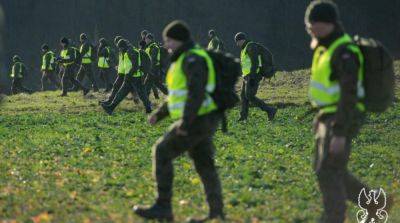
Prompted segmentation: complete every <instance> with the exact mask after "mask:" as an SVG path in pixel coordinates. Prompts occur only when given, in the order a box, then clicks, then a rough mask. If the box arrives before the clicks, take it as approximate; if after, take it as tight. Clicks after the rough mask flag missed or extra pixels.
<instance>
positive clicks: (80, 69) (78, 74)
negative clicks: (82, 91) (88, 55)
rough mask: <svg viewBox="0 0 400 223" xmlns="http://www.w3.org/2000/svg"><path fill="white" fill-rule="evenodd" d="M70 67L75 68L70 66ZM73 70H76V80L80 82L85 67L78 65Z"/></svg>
mask: <svg viewBox="0 0 400 223" xmlns="http://www.w3.org/2000/svg"><path fill="white" fill-rule="evenodd" d="M72 66H75V64H74V65H72ZM75 69H77V71H78V72H77V74H76V78H75V79H76V80H78V81H79V82H82V81H83V79H84V78H85V67H84V66H83V65H80V66H79V67H78V68H77V67H76V68H75Z"/></svg>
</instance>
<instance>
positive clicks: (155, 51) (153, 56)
mask: <svg viewBox="0 0 400 223" xmlns="http://www.w3.org/2000/svg"><path fill="white" fill-rule="evenodd" d="M157 55H158V49H157V47H152V48H151V49H150V57H151V63H152V65H153V68H155V67H156V66H157V63H158V62H159V61H158V58H157Z"/></svg>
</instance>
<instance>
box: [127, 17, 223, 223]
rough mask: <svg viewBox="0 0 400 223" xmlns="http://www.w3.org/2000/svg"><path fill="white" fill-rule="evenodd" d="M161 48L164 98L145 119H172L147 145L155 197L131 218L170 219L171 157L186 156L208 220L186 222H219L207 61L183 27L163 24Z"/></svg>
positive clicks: (214, 117)
mask: <svg viewBox="0 0 400 223" xmlns="http://www.w3.org/2000/svg"><path fill="white" fill-rule="evenodd" d="M163 36H164V41H165V44H166V47H168V48H169V49H171V50H172V51H173V56H172V62H173V64H172V65H171V67H170V69H169V71H168V74H167V86H168V90H169V91H168V92H169V94H168V100H167V102H165V103H164V104H163V105H162V106H161V107H160V108H159V109H158V110H157V111H156V112H155V113H154V114H152V115H151V116H150V118H149V123H150V124H151V125H155V124H156V123H157V122H159V121H161V120H162V119H164V118H165V117H166V116H168V115H169V116H171V117H172V118H173V119H177V121H176V122H175V123H174V124H173V125H172V126H171V128H170V130H169V131H168V132H167V133H166V134H165V135H164V136H163V137H162V138H160V139H159V140H158V141H157V143H156V144H155V145H154V147H153V164H154V166H153V168H154V173H155V177H156V181H157V192H158V197H157V200H156V202H155V204H154V205H153V206H152V207H150V208H144V207H140V206H135V207H134V211H135V213H136V214H137V215H139V216H141V217H143V218H147V219H157V220H167V221H172V220H173V213H172V206H171V198H172V181H173V166H172V162H173V160H174V159H175V158H177V157H179V156H180V155H182V154H184V153H185V152H188V153H189V156H190V157H191V158H192V160H193V161H194V165H195V168H196V171H197V172H198V174H199V175H200V177H201V180H202V182H203V184H204V189H205V192H206V195H207V202H208V204H209V208H210V212H209V215H208V217H206V218H204V219H201V220H195V219H193V220H192V221H191V222H204V221H206V220H211V219H217V218H219V219H224V213H223V201H222V192H221V183H220V180H219V177H218V174H217V170H216V167H215V162H214V158H213V157H214V152H215V146H214V144H213V140H212V138H213V136H214V133H215V131H216V129H217V126H218V123H219V121H220V119H221V116H222V115H221V113H220V112H218V111H217V105H216V103H215V102H214V100H213V99H212V97H211V96H210V94H211V93H212V92H213V91H214V90H215V87H216V86H215V85H216V82H215V81H216V76H215V75H216V74H215V71H214V65H213V61H212V59H211V58H210V56H209V55H208V54H207V52H206V51H205V50H204V49H201V48H198V47H196V46H195V43H194V42H193V41H192V38H191V34H190V31H189V29H188V27H187V25H186V24H185V23H183V22H180V21H174V22H172V23H171V24H169V25H168V26H167V27H166V28H165V30H164V32H163Z"/></svg>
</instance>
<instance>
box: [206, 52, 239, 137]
mask: <svg viewBox="0 0 400 223" xmlns="http://www.w3.org/2000/svg"><path fill="white" fill-rule="evenodd" d="M207 53H208V55H209V56H210V57H211V59H212V60H213V64H214V67H215V72H216V87H215V90H214V92H213V93H212V94H211V97H212V98H213V99H214V101H215V103H216V104H217V106H218V111H220V112H221V113H222V114H223V118H222V131H223V132H227V123H226V116H225V111H226V110H228V109H231V108H233V107H235V105H236V104H237V103H238V102H239V97H238V95H237V94H236V91H235V87H236V82H237V81H238V79H239V77H240V76H241V66H240V61H239V60H238V59H236V58H234V57H233V56H232V55H230V54H224V53H221V52H215V51H207Z"/></svg>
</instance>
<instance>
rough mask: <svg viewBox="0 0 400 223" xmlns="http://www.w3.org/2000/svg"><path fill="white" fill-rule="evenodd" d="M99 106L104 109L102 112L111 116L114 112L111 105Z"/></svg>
mask: <svg viewBox="0 0 400 223" xmlns="http://www.w3.org/2000/svg"><path fill="white" fill-rule="evenodd" d="M100 106H101V107H102V108H103V109H104V111H105V112H106V113H107V114H109V115H112V113H113V112H114V108H113V106H111V105H107V104H100Z"/></svg>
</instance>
